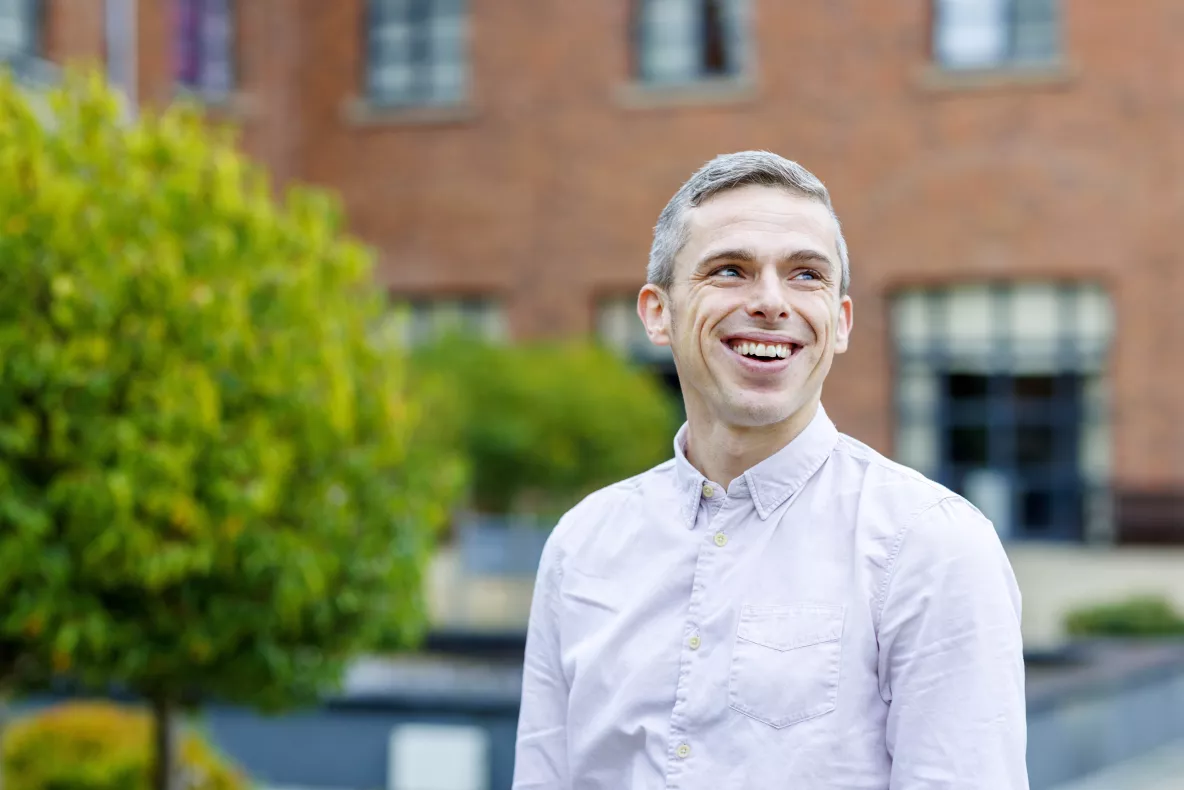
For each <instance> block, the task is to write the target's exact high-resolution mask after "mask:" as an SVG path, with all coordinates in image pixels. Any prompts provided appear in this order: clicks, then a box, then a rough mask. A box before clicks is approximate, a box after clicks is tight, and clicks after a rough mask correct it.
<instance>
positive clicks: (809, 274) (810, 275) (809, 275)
mask: <svg viewBox="0 0 1184 790" xmlns="http://www.w3.org/2000/svg"><path fill="white" fill-rule="evenodd" d="M793 278H794V279H795V280H801V279H810V280H820V279H822V278H821V276H820V275H819V274H818V272H816V271H814V270H812V269H807V270H806V271H804V272H798V273H797V274H795V275H794V276H793Z"/></svg>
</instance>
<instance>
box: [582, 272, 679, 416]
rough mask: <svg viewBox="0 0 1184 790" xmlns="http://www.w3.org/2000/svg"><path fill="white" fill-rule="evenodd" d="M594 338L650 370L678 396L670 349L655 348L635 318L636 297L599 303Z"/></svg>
mask: <svg viewBox="0 0 1184 790" xmlns="http://www.w3.org/2000/svg"><path fill="white" fill-rule="evenodd" d="M596 334H597V336H598V337H599V338H600V341H601V342H602V343H604V344H605V345H606V346H608V347H609V348H611V349H613V350H615V351H617V352H618V353H620V354H621V355H623V356H625V357H627V358H628V359H631V360H633V361H635V362H637V363H640V364H642V365H645V366H647V367H649V368H651V369H652V370H653V371H654V372H655V373H656V374H657V375H658V376H659V377H660V378H661V379H662V380H663V382H664V383H665V384H666V386H667V387H668V388H669V389H670V390H671V391H672V392H673V393H675V394H681V390H680V389H679V384H678V371H677V370H675V368H674V356H673V354H671V353H670V346H655V345H654V344H653V343H651V342H650V338H649V335H647V334H646V333H645V327H644V326H643V325H642V323H641V319H640V318H638V317H637V296H636V295H630V296H615V297H610V298H607V299H602V300H601V301H600V302H599V304H597V306H596Z"/></svg>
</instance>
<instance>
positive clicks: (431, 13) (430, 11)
mask: <svg viewBox="0 0 1184 790" xmlns="http://www.w3.org/2000/svg"><path fill="white" fill-rule="evenodd" d="M369 8H370V15H369V19H368V27H367V35H368V53H369V57H368V69H367V75H366V82H367V90H368V92H369V97H370V100H371V101H373V102H374V103H376V104H387V105H435V104H455V103H457V102H460V101H462V100H463V99H464V94H465V79H466V75H467V68H466V57H467V54H466V51H467V44H466V39H467V33H466V22H467V20H466V18H465V0H370V6H369Z"/></svg>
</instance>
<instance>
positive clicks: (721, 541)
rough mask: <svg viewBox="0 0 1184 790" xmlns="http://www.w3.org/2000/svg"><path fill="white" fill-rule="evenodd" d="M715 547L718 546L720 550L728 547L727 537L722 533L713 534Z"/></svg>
mask: <svg viewBox="0 0 1184 790" xmlns="http://www.w3.org/2000/svg"><path fill="white" fill-rule="evenodd" d="M715 545H717V546H719V547H720V548H721V549H722V548H723V547H724V546H726V545H728V536H727V535H725V534H724V533H722V532H717V533H715Z"/></svg>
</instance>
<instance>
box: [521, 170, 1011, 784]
mask: <svg viewBox="0 0 1184 790" xmlns="http://www.w3.org/2000/svg"><path fill="white" fill-rule="evenodd" d="M648 279H649V282H648V283H647V284H646V286H645V287H644V288H642V290H641V294H640V296H639V298H638V313H639V315H640V317H641V320H642V322H643V323H644V324H645V328H646V331H647V333H648V334H649V337H650V340H651V341H652V342H654V343H656V344H658V345H669V346H670V347H671V349H672V351H673V355H674V361H675V364H676V365H677V368H678V374H679V381H680V384H681V387H682V394H683V400H684V403H685V405H686V414H687V422H686V424H685V425H684V426H683V427H682V429H680V430H679V432H678V434H677V436H676V437H675V440H674V458H673V459H672V460H670V461H668V462H666V463H664V464H662V465H660V466H658V467H656V468H654V469H651V470H649V471H647V472H645V473H643V474H640V475H638V476H637V477H634V478H632V479H629V480H625V481H623V482H621V483H618V484H616V485H613V486H610V487H608V488H606V489H603V490H601V491H598V492H596V493H595V494H592V495H591V496H589V497H588V498H587V499H585V500H584V501H583V502H582V503H580V504H579V505H578V506H576V507H575V508H573V509H572V510H571V511H570V512H569V513H567V514H566V515H565V516H564V517H563V519H562V520H561V521H560V523H559V525H558V526H557V527H556V529H555V531H554V533H553V534H552V536H551V538H550V539H549V541H548V543H547V547H546V550H545V551H544V553H543V559H542V563H541V566H540V568H539V573H538V579H537V582H536V585H535V593H534V602H533V605H532V608H531V614H530V626H529V630H528V635H527V644H526V664H525V670H524V677H523V691H522V709H521V715H520V720H519V727H518V748H517V758H516V762H515V773H514V788H515V789H516V790H527V788H547V789H548V790H567V789H568V788H570V789H571V790H577V789H578V790H658V788H680V790H741V789H743V790H776V789H779V788H787V789H788V788H793V790H815V789H821V788H842V790H865V789H866V790H873V789H874V790H883V789H888V790H921V789H922V788H924V790H936V789H937V788H943V789H946V788H948V789H949V790H954V789H955V788H957V789H958V790H1021V788H1027V786H1028V780H1027V772H1026V769H1025V762H1024V753H1025V742H1026V726H1025V718H1024V665H1023V657H1022V647H1021V641H1020V595H1019V591H1018V589H1017V587H1016V584H1015V578H1014V576H1013V575H1012V572H1011V567H1010V565H1009V564H1008V560H1007V557H1006V555H1005V554H1004V552H1003V548H1002V546H1001V544H1000V542H999V539H998V537H997V536H996V533H995V531H994V529H993V527H992V525H991V523H990V522H989V521H987V520H986V519H985V518H984V517H983V516H982V515H981V514H980V513H979V512H978V511H977V510H975V509H974V507H973V506H971V505H970V504H969V503H968V502H966V501H965V500H963V499H962V498H960V497H959V496H957V495H956V494H954V493H951V492H950V491H948V490H947V489H945V488H942V487H941V486H939V485H937V484H936V483H933V482H930V481H929V480H926V479H925V478H924V477H922V476H921V475H919V474H917V473H916V472H913V471H912V470H909V469H906V468H904V467H902V466H900V465H898V464H895V463H893V462H891V461H889V460H887V459H885V458H884V457H883V456H881V455H879V454H877V453H876V452H875V451H873V450H871V449H870V448H868V447H867V446H865V445H863V444H860V443H859V442H858V441H856V440H854V439H852V438H850V437H848V436H845V435H843V434H841V433H839V432H838V431H837V430H836V428H835V426H834V424H833V423H832V422H831V421H830V419H829V418H828V417H827V415H826V412H825V410H824V409H823V408H822V405H821V398H822V390H823V383H824V382H825V380H826V376H827V374H828V373H829V371H830V368H831V363H832V362H833V360H834V356H835V354H841V353H842V352H843V351H845V350H846V348H847V343H848V339H849V337H850V334H851V328H852V319H853V306H852V301H851V297H850V296H848V294H847V287H848V282H849V279H850V266H849V261H848V255H847V246H846V242H845V241H844V240H843V236H842V232H841V230H840V227H839V223H838V219H837V217H836V216H835V213H834V210H833V208H832V206H831V200H830V196H829V194H828V193H827V190H826V188H825V187H824V186H823V185H822V182H820V181H819V180H818V179H817V178H816V177H815V176H814V175H812V174H811V173H810V172H809V171H807V170H805V169H804V168H802V167H801V166H800V165H798V164H796V163H795V162H791V161H788V160H786V159H783V158H781V157H779V156H776V155H773V154H770V153H766V152H755V151H750V152H743V153H736V154H730V155H726V156H721V157H718V158H716V159H715V160H713V161H711V162H709V163H708V164H707V165H705V166H704V167H703V168H702V169H701V170H699V171H698V172H697V173H695V174H694V176H692V177H691V179H690V180H689V181H687V183H686V184H684V185H683V187H682V188H681V189H680V190H679V191H678V193H677V194H675V196H674V197H673V199H671V201H670V203H669V204H668V205H667V206H666V208H665V210H663V212H662V214H661V216H660V217H659V219H658V224H657V227H656V228H655V231H654V242H653V246H652V248H651V252H650V262H649V271H648Z"/></svg>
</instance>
